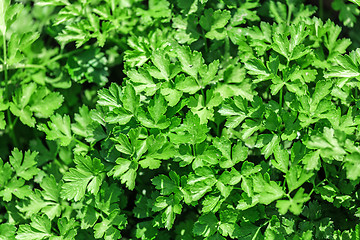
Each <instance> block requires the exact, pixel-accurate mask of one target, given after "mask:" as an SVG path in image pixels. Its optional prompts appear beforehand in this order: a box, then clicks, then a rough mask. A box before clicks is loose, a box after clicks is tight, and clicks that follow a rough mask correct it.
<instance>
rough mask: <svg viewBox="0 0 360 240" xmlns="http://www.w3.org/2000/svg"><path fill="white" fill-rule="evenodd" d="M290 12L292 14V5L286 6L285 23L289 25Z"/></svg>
mask: <svg viewBox="0 0 360 240" xmlns="http://www.w3.org/2000/svg"><path fill="white" fill-rule="evenodd" d="M291 14H292V5H289V6H288V14H287V21H286V25H288V26H289V25H290V21H291Z"/></svg>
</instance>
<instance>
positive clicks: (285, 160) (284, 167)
mask: <svg viewBox="0 0 360 240" xmlns="http://www.w3.org/2000/svg"><path fill="white" fill-rule="evenodd" d="M274 156H275V159H272V160H271V164H272V165H274V167H275V168H277V169H279V170H280V171H282V172H283V173H287V172H288V167H289V153H288V152H287V150H286V149H283V147H282V146H281V145H277V146H275V149H274Z"/></svg>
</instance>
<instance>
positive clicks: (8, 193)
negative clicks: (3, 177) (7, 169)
mask: <svg viewBox="0 0 360 240" xmlns="http://www.w3.org/2000/svg"><path fill="white" fill-rule="evenodd" d="M31 194H32V191H31V189H30V186H29V185H25V180H23V179H16V178H13V179H12V180H11V181H10V182H9V183H8V184H7V185H6V186H5V187H4V189H3V190H2V191H0V196H2V197H3V200H4V201H6V202H9V201H11V199H12V195H15V196H16V197H18V198H20V199H25V198H26V197H28V196H30V195H31Z"/></svg>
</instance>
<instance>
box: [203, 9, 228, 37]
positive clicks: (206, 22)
mask: <svg viewBox="0 0 360 240" xmlns="http://www.w3.org/2000/svg"><path fill="white" fill-rule="evenodd" d="M230 18H231V14H230V12H229V11H227V10H216V11H214V10H213V9H211V8H210V9H205V11H204V15H202V16H201V17H200V21H199V23H200V25H201V27H202V28H204V29H205V30H206V34H205V37H207V38H209V39H216V40H221V39H223V38H225V36H226V32H225V31H224V27H225V26H226V24H227V23H228V21H229V20H230Z"/></svg>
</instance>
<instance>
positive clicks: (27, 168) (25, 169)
mask: <svg viewBox="0 0 360 240" xmlns="http://www.w3.org/2000/svg"><path fill="white" fill-rule="evenodd" d="M11 154H12V156H10V158H9V161H10V163H11V165H12V167H13V168H14V170H15V172H16V175H17V176H19V177H21V178H23V179H25V180H30V179H31V178H32V177H33V176H34V175H36V174H37V173H38V172H39V169H37V168H36V164H37V161H36V160H35V158H36V157H37V155H38V152H30V150H29V151H26V152H25V154H23V153H22V152H21V151H19V150H18V149H17V148H15V149H14V150H13V151H12V152H11Z"/></svg>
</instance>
